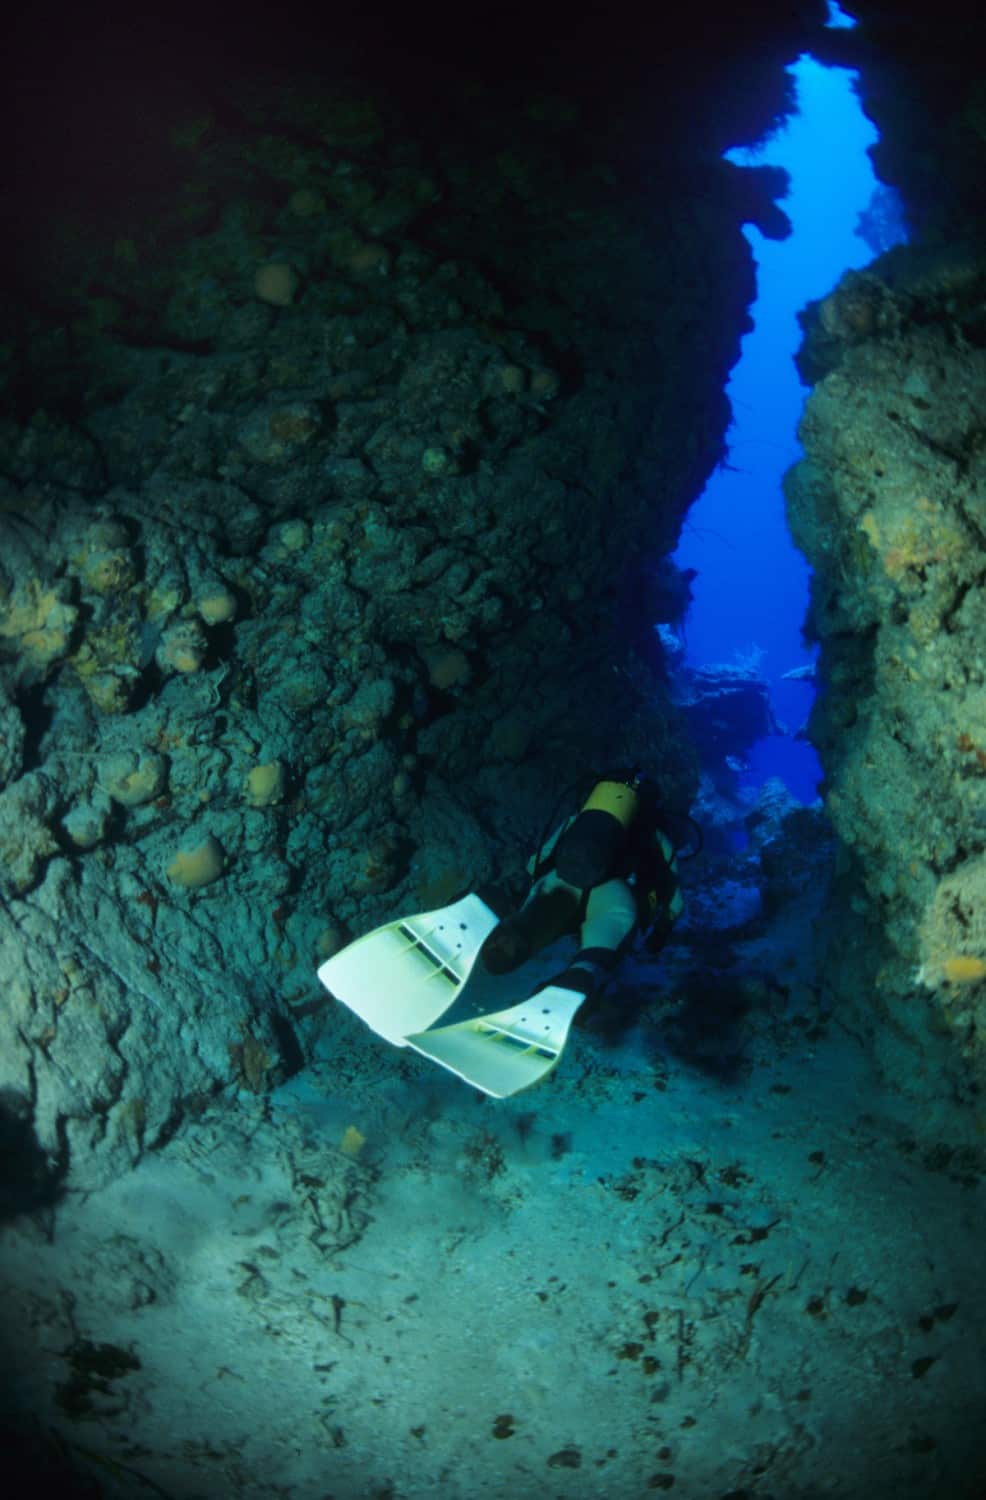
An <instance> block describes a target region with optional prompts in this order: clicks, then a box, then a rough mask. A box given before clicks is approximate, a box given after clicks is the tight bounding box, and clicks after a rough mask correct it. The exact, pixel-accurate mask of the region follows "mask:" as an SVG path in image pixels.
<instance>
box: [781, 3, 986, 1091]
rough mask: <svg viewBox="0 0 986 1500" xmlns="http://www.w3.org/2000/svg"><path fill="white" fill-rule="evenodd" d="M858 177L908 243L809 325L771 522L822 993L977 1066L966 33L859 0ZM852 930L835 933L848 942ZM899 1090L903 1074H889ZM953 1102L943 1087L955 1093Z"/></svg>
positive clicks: (981, 352) (974, 252)
mask: <svg viewBox="0 0 986 1500" xmlns="http://www.w3.org/2000/svg"><path fill="white" fill-rule="evenodd" d="M858 9H859V13H860V16H861V20H862V23H863V24H862V25H861V27H860V29H859V33H858V34H857V33H855V32H846V33H840V34H839V35H838V37H837V38H836V39H835V41H834V42H833V44H832V45H833V47H834V48H835V49H836V50H837V51H838V54H839V55H840V57H842V58H843V59H844V60H847V61H850V62H853V64H854V65H856V66H860V67H861V68H862V85H861V91H862V98H863V102H864V105H865V106H866V108H867V110H868V112H869V113H871V115H872V116H873V118H874V119H875V121H876V123H877V125H878V127H879V129H880V131H881V134H882V139H881V142H880V144H879V146H878V147H877V148H876V149H875V152H874V156H875V161H876V164H877V166H878V169H879V170H880V172H881V173H882V174H883V175H884V176H885V178H886V180H888V181H889V182H890V183H892V185H893V186H895V187H896V188H897V189H898V190H899V191H900V192H901V194H902V195H903V198H904V201H905V206H906V208H907V212H908V217H909V219H910V222H911V224H912V226H913V228H914V230H915V242H914V243H913V245H911V246H903V247H898V248H897V249H894V250H892V251H890V252H889V253H888V254H886V255H884V256H883V257H881V259H879V260H878V261H876V262H875V263H874V264H873V265H872V266H871V267H869V268H868V269H867V270H866V271H865V272H862V273H850V274H848V275H847V276H846V277H845V278H843V280H842V281H841V282H840V284H839V286H838V287H837V288H836V289H835V290H834V291H833V292H832V294H831V295H830V296H829V297H827V298H825V299H824V300H823V301H822V302H821V303H819V304H815V305H813V307H812V308H811V309H809V312H808V314H807V316H806V317H805V320H804V321H805V326H806V331H807V333H806V339H805V344H804V347H803V349H802V351H801V355H800V363H801V368H802V372H803V374H804V376H805V378H806V379H807V380H809V381H811V382H812V384H813V385H814V391H813V394H812V395H811V397H810V399H809V401H808V403H807V407H806V411H805V416H804V420H803V423H802V427H801V438H802V441H803V443H804V447H805V454H806V456H805V459H804V461H803V462H802V463H801V464H799V465H798V466H797V467H796V468H795V469H793V470H792V471H791V472H790V474H789V475H788V478H787V483H786V488H787V494H788V509H789V518H790V522H791V526H792V530H793V532H794V535H795V539H796V541H797V542H798V544H799V546H801V547H802V549H803V550H804V552H805V554H806V555H807V557H808V559H809V561H810V563H811V565H812V567H813V569H814V570H815V577H814V583H813V591H812V604H811V610H810V619H809V626H810V629H811V630H812V631H813V632H814V633H815V634H816V636H817V638H818V639H819V641H820V643H821V660H820V687H821V691H820V696H819V699H818V702H817V706H816V708H815V711H814V713H813V716H812V719H811V724H810V729H811V735H812V739H813V740H814V742H815V744H816V745H817V746H818V749H819V752H820V755H821V758H822V762H823V766H824V770H825V785H826V793H825V800H826V804H827V807H828V810H829V812H830V814H831V817H832V820H833V823H834V825H835V828H836V830H837V832H838V834H839V836H840V838H841V841H842V849H843V853H842V858H841V861H840V863H841V867H842V873H843V879H842V881H841V882H840V883H839V885H838V887H837V892H838V898H837V899H838V902H839V909H838V912H837V913H836V918H835V920H836V923H837V926H838V931H839V934H840V937H839V941H838V943H831V944H830V946H829V948H828V951H827V953H826V954H825V955H824V956H823V963H824V966H825V971H826V973H827V976H828V979H829V982H830V983H831V984H832V985H833V986H834V987H835V988H836V989H841V990H842V992H843V993H844V994H845V995H846V996H847V997H853V998H856V999H857V1000H858V999H860V998H863V1003H864V1005H866V1006H875V1007H876V1011H877V1013H878V1014H879V1015H880V1016H881V1017H882V1019H883V1021H884V1022H889V1023H890V1025H889V1027H887V1026H885V1027H884V1029H883V1036H884V1043H883V1044H884V1045H886V1046H887V1047H888V1048H889V1049H890V1052H889V1054H888V1055H890V1054H892V1052H893V1046H894V1043H893V1040H892V1038H893V1037H894V1036H896V1037H899V1036H901V1035H905V1036H909V1037H910V1038H911V1040H912V1041H916V1042H917V1043H918V1044H919V1045H920V1044H921V1043H922V1042H923V1041H924V1040H925V1039H927V1038H928V1036H929V1031H930V1032H932V1033H937V1034H939V1035H941V1034H944V1035H945V1036H946V1037H947V1038H948V1039H950V1041H951V1043H952V1044H953V1047H952V1049H951V1050H952V1056H953V1057H955V1058H956V1059H957V1062H958V1066H957V1069H956V1076H957V1077H958V1078H959V1079H960V1080H963V1079H964V1085H965V1088H966V1089H968V1087H969V1085H970V1084H971V1085H972V1088H973V1091H975V1089H976V1088H977V1087H978V1086H981V1083H982V1080H983V1076H984V1071H986V593H984V583H986V416H984V413H986V258H984V255H983V243H984V240H983V225H984V203H983V188H982V184H983V181H984V168H986V85H984V80H983V69H982V60H983V45H982V42H983V32H982V22H981V20H980V19H979V18H978V17H973V15H972V13H971V12H970V11H968V10H966V8H965V7H956V6H945V7H943V8H941V9H937V8H936V10H935V11H934V12H933V13H932V12H927V13H925V14H918V13H917V12H916V11H911V10H910V9H904V10H899V9H898V8H895V9H894V12H893V14H892V15H891V14H890V13H889V12H887V11H885V10H883V9H882V8H881V7H878V6H870V5H866V4H861V5H860V6H859V8H858ZM850 934H851V938H850ZM895 1073H896V1076H897V1078H898V1081H899V1082H901V1083H902V1084H903V1083H906V1077H907V1075H906V1071H905V1072H902V1071H901V1070H900V1069H899V1068H897V1069H895ZM960 1086H961V1084H960Z"/></svg>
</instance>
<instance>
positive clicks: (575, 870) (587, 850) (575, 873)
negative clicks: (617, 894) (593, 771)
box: [554, 771, 640, 890]
mask: <svg viewBox="0 0 986 1500" xmlns="http://www.w3.org/2000/svg"><path fill="white" fill-rule="evenodd" d="M639 783H640V773H639V772H637V771H634V772H631V773H630V774H629V775H628V776H626V777H622V778H621V777H615V776H614V777H604V778H603V779H602V780H601V781H597V782H596V784H595V786H594V787H593V789H592V791H591V792H590V793H589V795H588V797H587V798H586V800H585V802H584V803H583V804H582V808H581V811H580V812H579V813H578V814H577V815H576V817H575V818H574V820H573V821H572V823H571V824H570V825H569V826H568V828H566V830H565V832H564V833H563V834H562V836H561V838H560V839H559V840H558V843H557V844H556V845H555V850H554V865H555V869H556V870H557V872H558V874H559V875H560V876H561V878H562V880H566V881H568V883H569V885H575V886H578V887H579V888H580V889H583V890H584V889H587V888H588V887H590V886H594V885H601V884H602V882H603V881H604V880H608V879H609V878H610V876H611V875H612V874H613V871H614V867H615V865H616V862H617V859H618V857H619V855H620V853H621V852H622V850H623V849H624V847H625V845H626V835H627V830H628V828H629V827H630V824H631V823H632V822H633V820H634V817H635V816H636V812H637V787H638V785H639Z"/></svg>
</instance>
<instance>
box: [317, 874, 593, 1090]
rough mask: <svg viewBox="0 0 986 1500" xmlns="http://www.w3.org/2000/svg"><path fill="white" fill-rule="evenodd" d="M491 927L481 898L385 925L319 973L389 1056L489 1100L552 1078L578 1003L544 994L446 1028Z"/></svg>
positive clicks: (566, 995)
mask: <svg viewBox="0 0 986 1500" xmlns="http://www.w3.org/2000/svg"><path fill="white" fill-rule="evenodd" d="M498 920H499V918H498V917H497V916H496V915H495V914H494V913H493V912H492V911H491V910H490V908H489V907H488V906H487V905H486V903H485V902H484V901H482V900H481V899H480V897H479V896H477V895H475V894H471V895H468V896H463V897H462V899H461V900H459V901H455V902H453V903H452V905H451V906H444V907H440V908H439V909H438V910H437V911H429V912H422V913H420V914H418V915H417V916H412V917H404V918H402V919H401V920H400V921H397V922H390V923H388V924H387V925H386V926H384V927H378V928H376V929H375V930H374V931H373V932H368V933H367V934H366V935H365V936H364V937H361V938H357V939H356V941H355V942H353V943H350V944H349V946H348V947H347V948H343V949H342V951H341V952H340V953H337V954H335V955H334V957H332V958H329V959H327V960H326V961H325V963H323V964H322V965H321V967H320V968H319V971H318V977H319V979H320V980H321V982H322V983H323V984H324V985H325V987H326V989H327V990H329V992H330V993H331V994H332V995H334V996H335V998H336V999H337V1000H341V1001H342V1003H343V1004H344V1005H346V1006H348V1007H349V1009H350V1010H352V1011H354V1012H355V1013H356V1015H358V1016H359V1017H360V1019H361V1020H363V1021H365V1022H366V1024H367V1026H369V1027H370V1028H371V1030H373V1031H375V1032H376V1033H377V1035H378V1036H382V1037H383V1038H384V1040H385V1041H388V1042H391V1043H392V1044H393V1045H394V1046H395V1047H413V1048H414V1050H415V1051H416V1052H420V1053H421V1054H422V1056H424V1057H430V1058H431V1059H432V1061H433V1062H437V1063H440V1064H441V1066H442V1067H443V1068H448V1070H449V1071H450V1072H451V1073H455V1074H456V1075H457V1076H458V1077H459V1078H462V1079H464V1080H465V1082H466V1083H471V1084H472V1085H473V1086H474V1087H475V1088H478V1089H482V1091H483V1093H484V1094H490V1095H492V1097H493V1098H494V1099H505V1098H507V1096H508V1095H510V1094H516V1093H519V1092H520V1090H521V1089H526V1088H530V1087H531V1085H532V1084H535V1083H539V1082H540V1080H541V1079H542V1078H544V1077H545V1076H546V1074H548V1073H550V1072H551V1070H552V1068H553V1067H554V1066H555V1064H556V1063H557V1061H558V1059H559V1057H560V1056H561V1054H562V1050H563V1048H564V1046H565V1042H566V1041H567V1039H568V1032H569V1028H570V1026H571V1024H572V1018H573V1016H574V1015H575V1012H576V1011H577V1010H578V1008H579V1006H580V1005H581V1004H582V1001H583V999H584V998H585V997H584V995H582V994H581V993H579V992H577V991H575V990H570V989H565V988H564V987H563V986H561V985H557V984H549V985H547V986H546V987H545V988H544V989H542V990H539V991H538V992H537V994H535V995H532V996H531V997H530V998H529V999H527V1000H525V1001H523V1002H522V1004H520V1005H512V1006H510V1007H509V1009H507V1010H500V1011H492V1012H490V1013H489V1014H487V1015H479V1016H471V1017H468V1018H467V1019H465V1020H463V1021H458V1022H455V1023H453V1024H452V1025H447V1026H435V1025H434V1024H433V1023H434V1022H435V1021H437V1020H439V1018H440V1017H441V1016H443V1015H445V1013H446V1012H447V1011H448V1010H450V1009H451V1007H452V1006H453V1005H454V1004H455V1002H456V1000H457V999H458V997H459V995H460V993H461V992H462V988H463V986H464V985H465V983H466V980H467V979H468V978H469V975H470V973H471V971H472V967H473V964H474V963H475V961H476V958H477V956H478V954H479V950H480V948H481V947H482V945H483V943H484V942H485V941H486V939H487V937H488V936H489V934H490V933H491V932H492V931H493V928H494V927H495V926H496V925H497V922H498Z"/></svg>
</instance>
